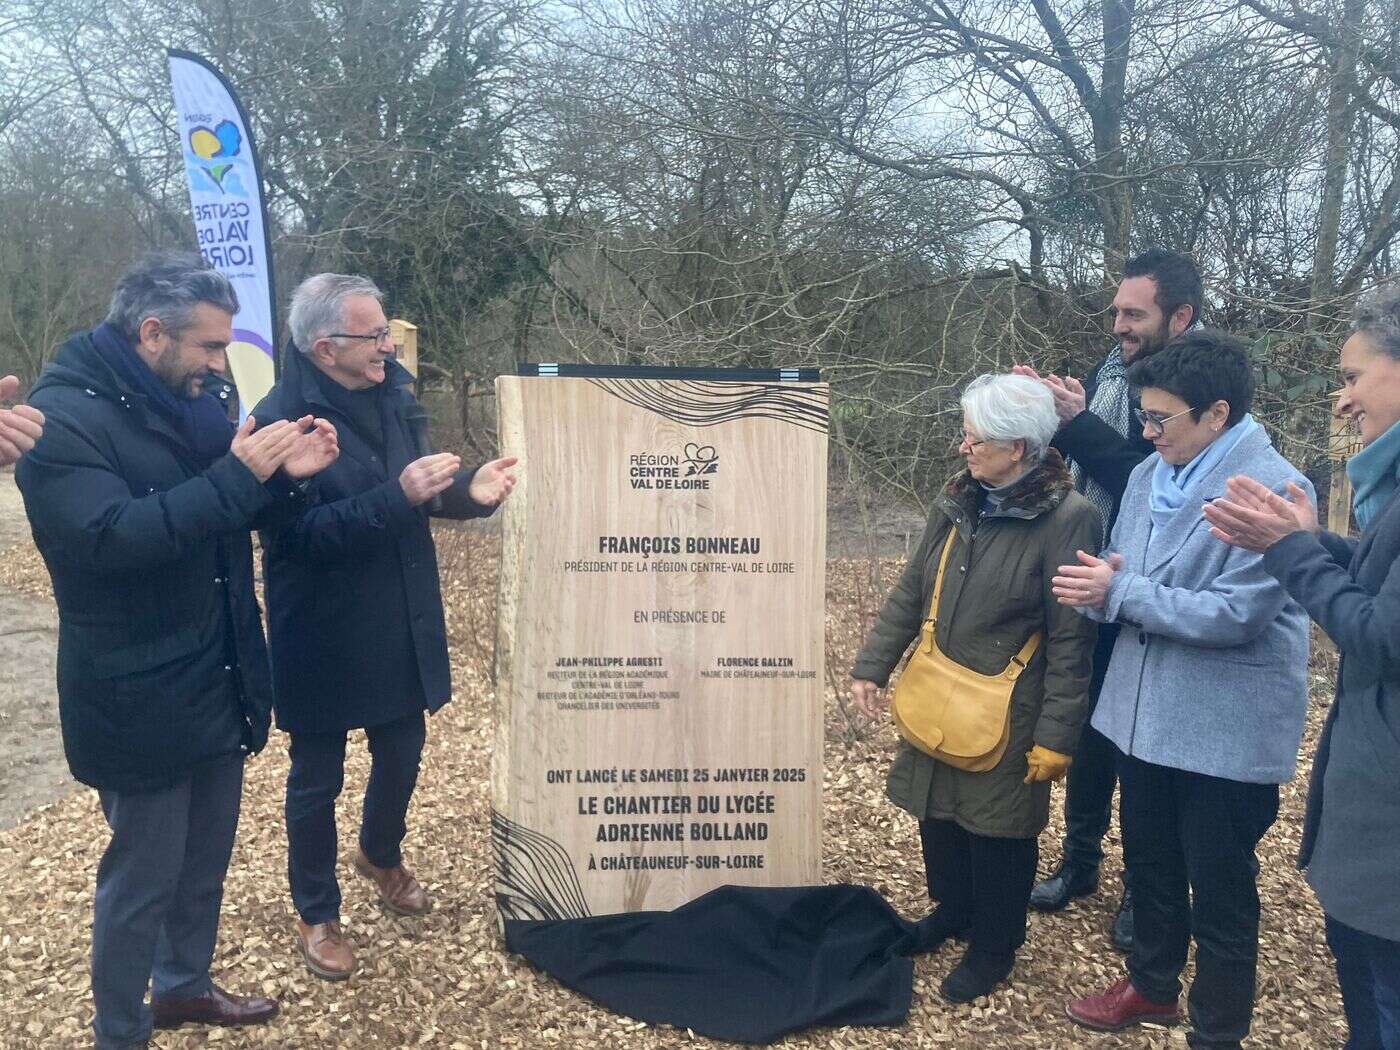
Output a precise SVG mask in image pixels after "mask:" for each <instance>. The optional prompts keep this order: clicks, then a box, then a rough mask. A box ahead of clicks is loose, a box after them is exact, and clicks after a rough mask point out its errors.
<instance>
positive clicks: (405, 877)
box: [355, 849, 433, 916]
mask: <svg viewBox="0 0 1400 1050" xmlns="http://www.w3.org/2000/svg"><path fill="white" fill-rule="evenodd" d="M355 870H356V871H358V872H359V873H360V874H361V875H363V876H364V877H365V878H367V879H369V880H370V881H371V882H373V883H374V884H375V886H377V887H378V888H379V899H380V900H381V901H383V902H384V907H386V908H388V909H389V910H390V911H392V912H395V913H396V914H398V915H412V916H416V915H426V914H427V912H428V910H429V909H430V908H431V907H432V906H433V905H432V901H430V900H429V899H428V895H427V893H425V892H424V891H423V887H422V886H420V885H418V880H417V879H415V878H414V877H413V876H412V875H411V874H410V873H409V871H408V869H407V868H405V867H404V866H403V865H402V864H400V865H399V866H398V867H397V868H376V867H375V866H374V865H373V864H371V863H370V862H369V858H368V857H366V856H365V853H364V850H360V849H357V850H355Z"/></svg>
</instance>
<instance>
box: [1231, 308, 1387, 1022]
mask: <svg viewBox="0 0 1400 1050" xmlns="http://www.w3.org/2000/svg"><path fill="white" fill-rule="evenodd" d="M1341 374H1342V389H1341V391H1340V392H1339V394H1338V398H1337V407H1336V413H1337V415H1339V416H1348V417H1350V418H1351V420H1352V421H1353V422H1354V423H1355V424H1356V426H1357V428H1358V430H1359V431H1360V435H1361V444H1362V450H1361V451H1360V452H1359V453H1357V454H1356V455H1355V456H1353V457H1352V458H1351V460H1350V461H1349V462H1348V463H1347V475H1348V476H1349V477H1350V478H1351V481H1352V485H1353V486H1354V496H1353V507H1354V509H1355V512H1356V520H1357V523H1358V524H1359V525H1360V526H1361V530H1362V531H1361V538H1360V540H1353V539H1348V538H1346V537H1342V536H1338V535H1335V534H1333V533H1330V532H1324V531H1322V530H1321V529H1320V528H1319V526H1318V521H1317V512H1316V510H1315V509H1314V508H1313V505H1312V503H1311V501H1310V500H1308V498H1307V496H1306V494H1305V493H1304V492H1302V491H1301V490H1300V489H1298V488H1297V487H1296V486H1294V487H1293V488H1292V489H1291V490H1290V498H1289V499H1284V498H1283V497H1281V496H1279V495H1277V494H1275V493H1272V492H1270V491H1268V490H1267V489H1265V488H1264V487H1263V486H1261V485H1259V484H1258V483H1257V482H1253V481H1251V480H1250V479H1248V478H1245V477H1235V478H1231V479H1230V483H1229V488H1228V490H1227V495H1228V498H1227V499H1225V500H1217V501H1216V502H1214V503H1213V504H1211V505H1210V506H1208V507H1207V508H1206V510H1205V515H1206V518H1207V519H1208V520H1209V521H1210V523H1211V525H1213V526H1214V528H1213V529H1212V531H1213V532H1214V533H1215V535H1216V536H1217V537H1218V538H1219V539H1221V540H1224V541H1225V542H1226V543H1230V544H1233V545H1235V546H1238V547H1244V548H1246V549H1247V550H1252V551H1263V552H1264V568H1265V569H1266V570H1267V571H1268V572H1269V573H1271V574H1272V575H1273V576H1274V577H1275V578H1276V579H1277V580H1278V581H1279V582H1280V583H1281V584H1283V586H1284V588H1285V589H1286V590H1287V591H1288V593H1289V594H1290V595H1292V597H1293V598H1294V599H1295V600H1296V601H1297V602H1298V604H1300V605H1302V606H1303V608H1305V609H1306V610H1307V611H1308V613H1309V614H1310V615H1311V616H1312V618H1313V619H1314V620H1315V621H1316V622H1317V624H1318V625H1319V626H1320V627H1321V628H1322V629H1323V630H1324V631H1326V632H1327V635H1328V637H1330V638H1331V639H1332V641H1333V642H1334V643H1335V644H1336V646H1337V649H1338V650H1339V651H1340V652H1341V657H1342V662H1341V669H1340V671H1339V673H1338V681H1337V695H1336V699H1335V700H1334V701H1333V704H1332V708H1331V710H1330V711H1328V713H1327V722H1326V724H1325V726H1324V727H1323V730H1322V737H1321V739H1320V740H1319V741H1318V745H1317V757H1316V759H1315V760H1314V763H1313V772H1312V783H1311V785H1310V788H1309V791H1308V803H1307V811H1306V815H1305V817H1304V823H1303V839H1302V845H1301V847H1300V849H1299V854H1298V863H1299V866H1300V867H1302V868H1303V869H1304V870H1305V871H1306V873H1307V879H1308V882H1309V884H1310V885H1311V886H1312V888H1313V890H1314V891H1315V892H1316V893H1317V897H1318V900H1319V901H1320V902H1321V904H1322V910H1323V912H1324V914H1325V916H1326V924H1327V943H1328V944H1329V945H1330V946H1331V948H1332V954H1333V956H1334V957H1335V958H1336V962H1337V978H1338V982H1339V983H1340V984H1341V988H1342V1003H1343V1006H1344V1008H1345V1011H1346V1017H1347V1024H1348V1026H1349V1027H1350V1028H1351V1038H1350V1039H1349V1040H1348V1041H1347V1047H1348V1050H1400V571H1397V564H1400V499H1397V498H1396V494H1397V492H1400V283H1395V284H1391V285H1389V286H1388V287H1386V288H1383V289H1380V290H1378V291H1376V292H1375V293H1373V294H1372V295H1371V296H1370V297H1369V298H1365V299H1363V300H1362V301H1361V302H1360V303H1359V304H1358V305H1357V308H1356V315H1355V318H1354V322H1353V330H1352V333H1351V335H1350V336H1349V337H1348V338H1347V340H1346V341H1345V342H1344V343H1343V344H1342V353H1341Z"/></svg>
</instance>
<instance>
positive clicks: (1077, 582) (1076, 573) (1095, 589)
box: [1050, 551, 1123, 609]
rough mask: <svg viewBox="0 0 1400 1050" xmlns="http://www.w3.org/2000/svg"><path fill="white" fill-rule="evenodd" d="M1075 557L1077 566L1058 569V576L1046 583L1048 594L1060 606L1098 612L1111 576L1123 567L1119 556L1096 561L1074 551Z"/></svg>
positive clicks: (1102, 603)
mask: <svg viewBox="0 0 1400 1050" xmlns="http://www.w3.org/2000/svg"><path fill="white" fill-rule="evenodd" d="M1075 556H1076V557H1077V558H1078V559H1079V564H1078V565H1061V566H1060V570H1059V574H1058V575H1057V576H1056V577H1055V578H1054V579H1053V580H1051V581H1050V593H1052V594H1053V595H1054V596H1055V598H1056V599H1057V600H1058V601H1059V603H1060V604H1061V605H1073V606H1075V607H1077V608H1082V609H1102V608H1103V607H1104V603H1106V602H1107V601H1108V589H1109V587H1111V586H1112V585H1113V574H1114V573H1115V572H1117V571H1118V570H1119V569H1121V568H1122V567H1123V556H1122V555H1121V554H1110V555H1109V556H1108V557H1107V558H1096V557H1094V556H1093V555H1092V554H1086V553H1085V552H1084V551H1076V552H1075Z"/></svg>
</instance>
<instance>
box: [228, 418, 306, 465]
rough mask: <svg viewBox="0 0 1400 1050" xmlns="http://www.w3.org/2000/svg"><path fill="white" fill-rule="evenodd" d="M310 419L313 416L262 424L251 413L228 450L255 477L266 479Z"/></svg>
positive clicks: (279, 463) (280, 462) (285, 455)
mask: <svg viewBox="0 0 1400 1050" xmlns="http://www.w3.org/2000/svg"><path fill="white" fill-rule="evenodd" d="M310 422H311V417H310V416H303V417H302V418H301V419H299V420H296V421H293V420H290V419H279V420H277V421H276V422H275V423H269V424H268V425H267V426H265V427H259V426H258V421H257V420H256V419H254V418H253V417H252V416H249V417H248V418H247V419H245V420H244V421H243V423H242V425H241V426H240V427H239V428H238V430H237V431H236V432H235V433H234V435H233V444H232V445H231V446H230V447H229V452H230V453H231V454H232V455H233V456H234V458H236V459H237V460H238V461H239V462H241V463H242V464H243V465H244V466H245V467H247V468H248V470H249V471H251V472H252V475H253V477H255V478H257V479H258V480H259V481H266V480H267V479H268V478H270V477H272V475H273V474H275V473H277V468H278V467H280V466H281V465H282V463H283V461H284V460H285V459H286V458H287V456H288V455H289V454H290V453H291V451H292V449H293V447H294V446H295V444H296V441H297V439H298V438H300V437H301V436H302V435H301V431H302V428H303V427H305V426H307V425H309V424H310Z"/></svg>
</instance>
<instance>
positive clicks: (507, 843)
mask: <svg viewBox="0 0 1400 1050" xmlns="http://www.w3.org/2000/svg"><path fill="white" fill-rule="evenodd" d="M491 846H492V849H493V850H494V852H495V854H496V907H497V908H499V909H500V912H501V917H502V918H505V919H582V918H586V917H587V916H588V915H589V911H588V902H587V901H586V900H585V899H584V896H583V886H582V885H580V883H579V881H578V875H577V873H576V872H575V871H574V862H573V861H572V860H570V859H569V854H568V853H567V852H565V850H564V847H562V846H560V845H559V843H557V842H555V841H554V840H553V839H551V838H547V837H545V836H544V835H540V834H538V833H536V832H533V831H531V830H530V829H529V828H526V827H524V826H523V825H520V824H517V823H515V821H513V820H510V819H508V818H507V817H505V816H503V815H502V814H501V813H499V812H497V811H496V810H494V809H493V810H492V811H491Z"/></svg>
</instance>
